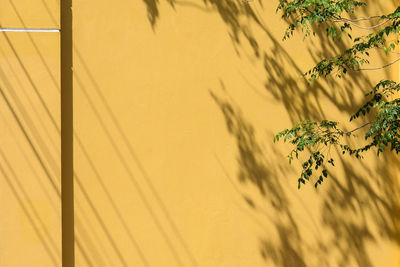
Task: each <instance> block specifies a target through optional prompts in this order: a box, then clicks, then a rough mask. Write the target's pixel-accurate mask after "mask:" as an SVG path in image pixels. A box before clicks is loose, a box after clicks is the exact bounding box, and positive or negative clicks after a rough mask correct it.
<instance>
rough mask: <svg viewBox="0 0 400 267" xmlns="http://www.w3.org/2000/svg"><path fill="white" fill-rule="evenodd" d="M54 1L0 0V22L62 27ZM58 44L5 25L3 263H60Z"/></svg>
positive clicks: (0, 46)
mask: <svg viewBox="0 0 400 267" xmlns="http://www.w3.org/2000/svg"><path fill="white" fill-rule="evenodd" d="M57 6H58V5H57V3H56V2H55V1H50V0H49V1H39V0H37V1H36V0H35V1H16V0H14V1H1V3H0V25H1V27H39V28H58V17H59V8H58V7H57ZM51 18H53V19H54V21H52V20H51ZM59 44H60V38H59V34H58V33H30V34H28V33H18V32H12V33H9V32H7V33H6V32H1V33H0V128H1V138H0V178H1V179H0V201H1V203H2V204H1V206H0V266H7V267H8V266H10V267H21V266H60V265H61V201H60V182H61V181H60V178H61V177H60V167H61V166H60V78H59V77H60V49H59V47H60V45H59Z"/></svg>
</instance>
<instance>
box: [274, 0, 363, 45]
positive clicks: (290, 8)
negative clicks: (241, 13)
mask: <svg viewBox="0 0 400 267" xmlns="http://www.w3.org/2000/svg"><path fill="white" fill-rule="evenodd" d="M364 5H365V3H364V2H361V1H354V0H336V1H334V0H293V1H289V0H281V1H280V3H279V5H278V7H277V9H276V10H277V11H282V18H284V19H292V23H290V24H289V26H288V28H287V29H286V32H285V35H284V39H287V38H289V37H290V36H292V35H293V32H294V31H295V30H296V29H297V28H301V30H302V31H303V32H304V33H305V37H306V36H309V35H310V33H313V35H315V32H314V31H313V30H312V27H311V26H312V25H313V24H314V23H315V24H316V25H318V26H319V25H320V24H321V23H325V22H328V21H330V20H332V19H335V20H336V19H338V18H340V17H341V15H342V14H343V13H344V12H345V13H347V14H352V13H353V12H354V10H355V8H357V7H359V6H364ZM346 28H350V25H349V24H347V23H346V26H345V27H344V28H335V29H333V28H331V29H330V30H329V32H330V33H332V38H333V39H335V37H336V36H337V37H338V38H339V39H340V36H341V33H342V32H344V31H345V29H346ZM338 29H340V31H338Z"/></svg>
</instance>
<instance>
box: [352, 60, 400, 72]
mask: <svg viewBox="0 0 400 267" xmlns="http://www.w3.org/2000/svg"><path fill="white" fill-rule="evenodd" d="M399 60H400V57H399V58H398V59H396V60H395V61H393V62H390V63H389V64H386V65H384V66H382V67H378V68H368V69H356V70H354V71H362V70H381V69H384V68H386V67H389V66H390V65H393V64H394V63H396V62H397V61H399Z"/></svg>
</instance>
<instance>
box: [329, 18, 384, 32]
mask: <svg viewBox="0 0 400 267" xmlns="http://www.w3.org/2000/svg"><path fill="white" fill-rule="evenodd" d="M390 20H391V19H387V20H385V21H383V22H381V23H379V24H378V25H374V26H371V27H364V26H360V25H358V24H357V23H354V22H352V20H348V19H344V18H340V19H337V20H332V21H333V22H347V23H349V24H351V25H353V26H355V27H357V28H360V29H364V30H372V29H375V28H378V27H380V26H382V25H383V24H385V23H387V22H388V21H390Z"/></svg>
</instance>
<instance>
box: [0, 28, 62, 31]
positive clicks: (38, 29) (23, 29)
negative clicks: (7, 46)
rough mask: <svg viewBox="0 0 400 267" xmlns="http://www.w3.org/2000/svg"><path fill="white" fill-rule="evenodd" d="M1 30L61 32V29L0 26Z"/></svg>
mask: <svg viewBox="0 0 400 267" xmlns="http://www.w3.org/2000/svg"><path fill="white" fill-rule="evenodd" d="M0 32H60V29H44V28H43V29H40V28H37V29H34V28H0Z"/></svg>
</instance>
